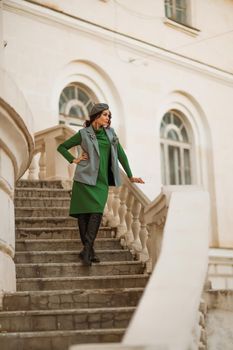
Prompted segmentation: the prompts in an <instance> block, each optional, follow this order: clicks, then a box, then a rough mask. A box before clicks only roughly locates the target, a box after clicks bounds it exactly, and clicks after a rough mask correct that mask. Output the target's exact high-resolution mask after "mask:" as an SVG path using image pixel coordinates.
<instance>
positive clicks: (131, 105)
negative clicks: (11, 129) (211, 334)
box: [1, 0, 233, 248]
mask: <svg viewBox="0 0 233 350" xmlns="http://www.w3.org/2000/svg"><path fill="white" fill-rule="evenodd" d="M1 2H2V7H3V8H2V17H1V19H2V28H3V30H2V33H3V34H2V37H3V40H4V41H5V45H6V46H5V48H4V50H3V54H2V55H3V57H2V62H3V63H2V65H3V66H4V69H5V70H6V71H7V72H9V74H10V75H11V76H12V77H13V78H14V80H15V82H16V83H17V85H18V87H19V88H20V89H21V91H22V93H23V94H24V96H25V99H26V101H27V103H28V105H29V107H30V109H31V111H32V115H33V121H34V131H40V130H42V129H45V128H49V127H52V126H55V125H58V124H59V123H60V124H64V123H65V124H68V125H70V126H71V127H74V128H75V129H78V128H80V125H82V124H83V121H84V119H85V118H86V117H87V115H88V111H89V109H90V108H91V106H92V103H93V102H97V101H99V102H107V103H108V104H109V105H110V109H111V111H112V115H113V119H112V125H113V127H114V128H115V129H116V131H117V133H118V135H119V138H120V140H121V143H122V145H123V147H124V148H125V150H126V152H127V155H128V157H129V160H130V164H131V168H132V170H133V173H134V175H135V176H141V177H142V178H144V180H145V182H146V185H145V186H144V187H141V189H143V190H144V192H145V194H146V195H147V196H148V197H149V198H150V199H151V200H153V199H154V198H155V197H156V196H157V195H158V194H159V193H160V190H161V187H162V186H163V185H165V186H167V185H178V186H182V185H195V186H196V185H197V186H201V187H203V188H204V189H205V190H208V191H209V193H210V197H211V210H212V213H211V216H212V236H211V239H210V246H211V247H217V248H219V247H221V248H232V247H233V235H232V232H231V228H232V227H233V216H232V212H233V196H232V193H233V184H232V173H233V160H232V157H231V154H232V133H233V121H232V115H233V104H232V100H233V62H232V61H231V60H230V57H232V56H233V40H232V39H233V38H232V28H233V3H232V1H229V0H225V1H218V0H214V1H213V0H212V1H210V0H204V1H201V0H189V1H188V0H187V1H176V0H170V1H163V0H156V1H154V0H146V1H140V0H136V1H135V0H134V1H133V0H127V1H122V0H119V1H118V0H108V1H107V0H105V1H103V0H102V1H101V0H86V1H82V0H76V1H74V0H67V1H61V0H60V1H59V0H52V1H50V2H49V3H48V2H47V1H24V0H4V1H1Z"/></svg>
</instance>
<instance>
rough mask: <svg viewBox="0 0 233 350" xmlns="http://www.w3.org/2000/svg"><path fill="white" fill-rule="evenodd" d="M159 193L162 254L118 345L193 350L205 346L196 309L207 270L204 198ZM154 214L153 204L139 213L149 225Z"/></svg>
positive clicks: (181, 191) (193, 191)
mask: <svg viewBox="0 0 233 350" xmlns="http://www.w3.org/2000/svg"><path fill="white" fill-rule="evenodd" d="M163 192H164V193H165V194H166V200H167V206H168V213H167V218H166V223H165V226H164V230H163V243H162V249H161V252H160V255H159V258H158V261H157V264H156V268H155V269H153V272H152V275H151V278H150V280H149V283H148V285H147V287H146V290H145V292H144V294H143V298H142V299H141V302H140V304H139V307H138V308H137V310H136V312H135V314H134V316H133V319H132V321H131V323H130V325H129V328H128V329H127V331H126V334H125V337H124V339H123V344H124V345H154V346H158V345H163V346H164V348H165V349H179V350H188V349H190V350H197V349H199V346H200V343H203V344H204V343H205V339H204V336H203V334H202V328H201V324H202V317H203V316H202V313H201V312H200V311H199V308H200V300H201V296H202V291H203V286H204V284H205V278H206V273H207V267H208V245H209V233H210V203H209V195H208V193H207V192H205V191H203V190H201V189H199V188H195V186H187V187H186V186H184V188H182V187H179V188H173V190H172V189H171V188H170V189H168V188H164V191H163ZM153 205H155V207H153ZM154 214H155V216H158V206H157V203H156V201H155V202H154V204H153V203H151V204H150V205H149V206H148V207H147V208H146V210H145V220H146V222H147V223H148V224H149V225H150V224H152V225H153V223H154V218H153V215H154ZM142 328H143V332H141V329H142ZM138 334H140V339H139V336H137V335H138Z"/></svg>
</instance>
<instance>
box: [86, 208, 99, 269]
mask: <svg viewBox="0 0 233 350" xmlns="http://www.w3.org/2000/svg"><path fill="white" fill-rule="evenodd" d="M102 216H103V214H101V213H91V214H90V218H89V221H88V226H87V233H86V240H87V241H86V245H87V247H88V250H89V252H90V259H91V261H92V262H100V260H99V258H98V257H97V256H96V255H95V251H94V247H93V245H94V241H95V238H96V236H97V233H98V230H99V227H100V223H101V220H102Z"/></svg>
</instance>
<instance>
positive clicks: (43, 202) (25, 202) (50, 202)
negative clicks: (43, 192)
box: [14, 197, 70, 208]
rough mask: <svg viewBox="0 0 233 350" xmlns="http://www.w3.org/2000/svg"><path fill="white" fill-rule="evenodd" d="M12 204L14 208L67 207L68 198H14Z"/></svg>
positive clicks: (68, 203)
mask: <svg viewBox="0 0 233 350" xmlns="http://www.w3.org/2000/svg"><path fill="white" fill-rule="evenodd" d="M14 203H15V206H16V207H37V208H44V207H45V208H48V207H69V205H70V198H67V197H58V198H57V197H44V198H38V197H30V198H28V197H15V198H14Z"/></svg>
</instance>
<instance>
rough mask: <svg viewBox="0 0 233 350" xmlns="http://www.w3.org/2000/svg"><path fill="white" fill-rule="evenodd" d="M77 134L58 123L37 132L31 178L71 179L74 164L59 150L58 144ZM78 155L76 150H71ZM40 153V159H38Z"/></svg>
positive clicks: (30, 170)
mask: <svg viewBox="0 0 233 350" xmlns="http://www.w3.org/2000/svg"><path fill="white" fill-rule="evenodd" d="M74 134H75V132H74V130H72V129H71V128H69V127H67V126H65V125H64V126H61V125H57V126H54V127H51V128H48V129H45V130H42V131H39V132H36V133H35V152H34V157H33V161H32V162H31V165H30V167H29V172H28V179H29V180H35V179H40V180H65V181H71V180H72V177H73V171H74V165H73V164H69V163H67V161H66V160H65V159H64V158H63V157H62V156H61V155H60V154H59V153H58V152H57V146H58V145H59V144H60V143H62V142H64V141H65V140H67V139H68V138H69V137H71V136H73V135H74ZM71 153H73V154H74V155H76V150H75V149H73V150H71ZM38 155H39V159H38Z"/></svg>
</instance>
